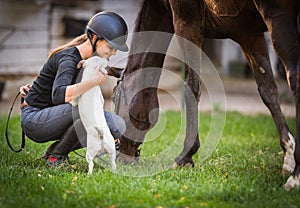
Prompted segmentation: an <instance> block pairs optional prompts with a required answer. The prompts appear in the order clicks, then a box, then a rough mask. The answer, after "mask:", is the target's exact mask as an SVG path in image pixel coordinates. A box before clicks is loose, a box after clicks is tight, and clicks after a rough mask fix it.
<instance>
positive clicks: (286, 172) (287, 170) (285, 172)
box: [282, 163, 295, 176]
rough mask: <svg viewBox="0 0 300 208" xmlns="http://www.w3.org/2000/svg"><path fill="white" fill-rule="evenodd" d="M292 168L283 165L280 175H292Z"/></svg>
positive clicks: (291, 166) (288, 165)
mask: <svg viewBox="0 0 300 208" xmlns="http://www.w3.org/2000/svg"><path fill="white" fill-rule="evenodd" d="M294 167H295V166H293V165H290V164H286V163H285V164H283V166H282V175H283V176H288V175H290V174H291V173H293V170H294Z"/></svg>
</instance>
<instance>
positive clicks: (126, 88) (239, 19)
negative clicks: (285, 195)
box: [117, 0, 300, 189]
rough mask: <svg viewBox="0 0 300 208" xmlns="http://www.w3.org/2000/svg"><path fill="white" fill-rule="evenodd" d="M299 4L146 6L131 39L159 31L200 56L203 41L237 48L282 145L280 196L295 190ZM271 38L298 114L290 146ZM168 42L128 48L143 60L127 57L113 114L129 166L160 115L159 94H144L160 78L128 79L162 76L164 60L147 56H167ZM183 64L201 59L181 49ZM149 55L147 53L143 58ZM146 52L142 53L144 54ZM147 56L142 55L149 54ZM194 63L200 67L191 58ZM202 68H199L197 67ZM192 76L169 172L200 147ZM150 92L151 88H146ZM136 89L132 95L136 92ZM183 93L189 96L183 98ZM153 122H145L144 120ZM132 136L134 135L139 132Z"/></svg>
mask: <svg viewBox="0 0 300 208" xmlns="http://www.w3.org/2000/svg"><path fill="white" fill-rule="evenodd" d="M299 2H300V1H299V0H272V1H271V0H218V1H217V0H198V1H190V0H145V1H144V2H143V4H142V5H141V10H140V13H139V15H138V18H137V22H136V27H135V32H141V31H161V32H166V33H170V34H175V35H176V36H178V37H182V38H184V39H186V40H188V41H191V42H192V43H194V44H195V45H196V46H198V47H199V48H201V46H202V43H203V40H204V38H218V39H224V38H230V39H232V40H234V41H235V42H237V43H238V44H239V45H240V46H241V48H242V50H243V52H244V54H245V57H246V58H247V60H248V63H249V65H250V66H251V68H252V71H253V74H254V77H255V79H256V82H257V86H258V91H259V94H260V96H261V98H262V100H263V102H264V103H265V105H266V106H267V107H268V109H269V110H270V112H271V114H272V117H273V119H274V122H275V125H276V127H277V130H278V133H279V137H280V145H281V147H282V149H283V150H284V153H285V154H284V164H283V171H284V172H288V173H292V175H291V176H290V177H289V179H288V181H287V183H286V185H285V188H286V189H290V188H291V187H297V186H298V187H300V175H299V174H300V173H299V172H300V147H299V144H300V126H299V121H300V111H299V110H300V100H299V98H300V95H299V93H300V90H299V89H300V85H299V76H300V73H299V65H298V64H299V63H298V62H299V52H300V43H299V33H298V29H299V28H298V25H297V18H298V12H299V11H298V8H300V3H299ZM267 30H268V31H269V32H270V36H271V40H272V43H273V46H274V48H275V50H276V52H277V54H278V55H279V57H280V59H281V60H282V62H283V63H284V66H285V69H286V73H287V80H288V83H289V85H290V88H291V90H292V92H293V93H294V96H295V101H296V109H297V114H296V118H297V123H296V125H297V126H296V129H297V132H296V137H295V138H296V139H294V137H293V136H292V133H291V132H290V129H289V127H288V126H287V123H286V120H285V118H284V116H283V114H282V111H281V108H280V105H279V96H278V91H277V87H276V84H275V81H274V77H273V74H272V70H271V65H270V61H269V55H268V50H267V45H266V41H265V38H264V34H263V32H265V31H267ZM170 41H171V39H167V40H166V39H164V40H163V41H161V40H160V39H159V37H158V36H155V35H153V37H151V38H150V40H149V39H147V41H142V40H141V39H140V37H139V36H137V37H135V38H134V39H133V40H132V45H131V51H134V50H136V51H138V50H137V49H138V48H143V52H142V53H138V52H134V53H132V54H130V56H129V58H128V62H127V66H126V69H125V73H124V76H123V81H122V86H119V88H122V89H121V91H119V92H121V94H120V96H118V97H119V98H120V100H119V101H118V103H117V112H118V114H120V115H121V116H122V117H123V118H124V119H125V121H126V123H127V131H126V134H125V136H123V137H122V138H121V152H122V153H123V156H124V155H125V156H126V157H123V159H125V160H127V161H128V162H131V161H132V160H133V159H134V158H135V157H136V156H137V152H138V147H139V145H140V144H142V143H143V141H144V137H145V134H146V133H147V131H149V130H150V129H151V128H152V127H153V126H154V125H155V123H156V121H157V119H158V111H155V109H157V108H158V107H159V103H158V98H157V89H156V88H155V87H143V86H144V85H145V83H151V84H152V85H151V86H158V81H159V78H160V75H161V74H160V73H157V71H156V72H155V73H154V72H153V71H152V70H148V71H147V70H146V71H145V72H143V73H142V75H140V76H135V78H132V77H131V76H129V75H130V74H131V73H133V72H136V71H138V70H140V69H145V68H147V67H156V68H162V66H163V63H164V59H165V53H155V52H153V51H151V48H152V47H154V46H157V45H159V47H160V48H161V49H162V50H164V51H165V52H166V51H167V49H168V46H169V43H170ZM179 45H180V48H181V49H182V50H183V53H184V54H185V57H189V56H193V57H200V54H198V53H199V52H198V51H197V50H194V49H192V48H191V47H189V46H188V45H187V44H185V43H180V44H179ZM148 49H149V50H148ZM145 51H146V52H145ZM147 51H148V52H147ZM192 61H195V62H197V61H198V62H199V63H200V59H197V58H193V59H192ZM198 66H199V68H200V64H199V65H198ZM199 68H198V70H196V71H195V70H192V68H191V67H190V65H189V64H186V66H185V89H186V93H185V100H186V117H187V124H186V132H187V133H186V137H185V141H184V148H183V150H182V152H181V153H180V154H179V155H178V157H177V158H176V159H175V166H194V162H193V158H192V157H193V155H194V154H195V153H196V152H197V150H198V148H199V147H200V142H199V138H198V103H199V99H200V85H201V82H200V77H199V72H200V69H199ZM149 86H150V85H149ZM136 88H139V89H142V90H140V91H138V92H137V91H135V90H134V89H136ZM188 89H191V90H189V91H191V92H192V97H193V98H194V99H190V98H191V93H188ZM150 115H151V116H150ZM137 130H138V131H137Z"/></svg>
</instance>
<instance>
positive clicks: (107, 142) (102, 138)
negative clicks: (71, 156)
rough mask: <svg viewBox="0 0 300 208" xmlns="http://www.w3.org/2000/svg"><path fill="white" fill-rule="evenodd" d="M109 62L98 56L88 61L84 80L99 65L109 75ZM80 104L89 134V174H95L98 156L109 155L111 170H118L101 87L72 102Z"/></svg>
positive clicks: (79, 107)
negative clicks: (105, 115)
mask: <svg viewBox="0 0 300 208" xmlns="http://www.w3.org/2000/svg"><path fill="white" fill-rule="evenodd" d="M107 63H108V61H107V60H106V59H104V58H100V57H98V56H93V57H91V58H89V59H87V60H86V61H85V62H84V64H83V70H84V71H83V74H82V80H81V81H85V80H88V79H90V78H91V76H93V74H94V73H93V72H94V71H95V70H96V69H97V67H98V66H99V65H102V68H101V71H102V73H104V74H107V71H106V70H105V67H106V66H107ZM77 104H78V110H79V115H80V119H81V121H82V123H83V126H84V127H85V130H86V132H87V148H86V160H87V162H88V164H89V172H88V173H89V174H91V173H92V172H93V168H94V162H93V161H94V158H95V157H96V156H97V155H101V154H103V153H108V154H109V156H110V159H111V168H112V170H113V171H114V170H116V149H115V142H114V138H113V136H112V135H111V133H110V130H109V127H108V126H107V123H106V120H105V117H104V98H103V95H102V92H101V88H100V86H95V87H93V88H91V89H90V90H88V91H87V92H85V93H84V94H82V95H81V96H79V97H78V98H77V100H75V101H74V102H73V101H72V105H73V106H76V105H77Z"/></svg>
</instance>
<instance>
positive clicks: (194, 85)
mask: <svg viewBox="0 0 300 208" xmlns="http://www.w3.org/2000/svg"><path fill="white" fill-rule="evenodd" d="M198 3H199V2H198ZM170 4H171V7H172V10H173V24H174V30H175V34H176V35H177V36H179V37H181V38H183V39H180V40H179V46H180V47H181V49H182V50H183V53H184V57H185V102H186V137H185V140H184V148H183V150H182V152H181V153H180V155H179V156H178V157H177V158H176V159H175V163H174V168H176V167H177V166H192V167H193V166H194V161H193V158H192V156H193V155H194V154H195V153H196V152H197V150H198V149H199V147H200V142H199V138H198V103H199V99H200V54H201V52H200V48H201V45H202V41H203V36H202V35H201V26H200V24H201V23H200V22H201V19H202V17H201V16H200V15H201V14H204V13H203V12H202V11H199V8H201V7H200V6H199V5H197V4H195V2H192V1H182V2H180V3H179V2H178V1H174V2H173V1H170ZM181 10H184V11H181ZM186 11H189V12H186ZM190 14H192V15H190ZM183 40H187V41H183ZM188 41H191V42H192V43H193V44H195V45H196V46H198V47H199V48H197V47H195V46H192V45H191V44H190V43H189V42H188ZM192 67H193V68H192Z"/></svg>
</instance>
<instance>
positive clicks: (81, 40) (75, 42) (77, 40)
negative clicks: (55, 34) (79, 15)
mask: <svg viewBox="0 0 300 208" xmlns="http://www.w3.org/2000/svg"><path fill="white" fill-rule="evenodd" d="M87 39H88V37H87V35H86V34H82V35H80V36H78V37H76V38H74V39H73V40H71V41H70V42H68V43H66V44H64V45H61V46H58V47H57V48H54V49H53V50H51V51H50V52H49V55H48V58H50V57H51V56H53V55H54V54H55V53H57V52H58V51H61V50H63V49H65V48H69V47H72V46H77V45H80V44H82V43H84V42H85V41H86V40H87Z"/></svg>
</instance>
